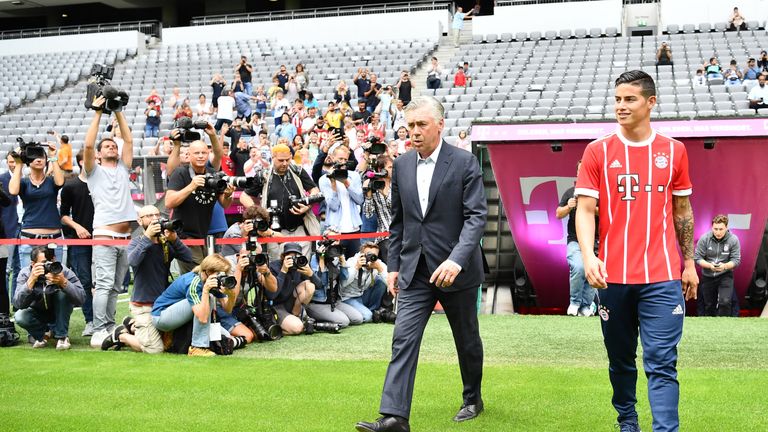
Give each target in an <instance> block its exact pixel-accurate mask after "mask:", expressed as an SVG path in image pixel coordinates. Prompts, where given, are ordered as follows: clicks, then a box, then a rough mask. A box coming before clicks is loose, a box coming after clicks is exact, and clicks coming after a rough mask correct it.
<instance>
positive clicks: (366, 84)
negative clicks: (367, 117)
mask: <svg viewBox="0 0 768 432" xmlns="http://www.w3.org/2000/svg"><path fill="white" fill-rule="evenodd" d="M352 82H353V83H354V84H355V85H356V86H357V98H358V99H360V98H364V97H365V92H367V91H368V90H370V89H371V80H370V79H368V69H365V68H358V69H357V73H356V74H355V76H354V77H352Z"/></svg>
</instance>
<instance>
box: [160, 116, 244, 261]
mask: <svg viewBox="0 0 768 432" xmlns="http://www.w3.org/2000/svg"><path fill="white" fill-rule="evenodd" d="M205 133H206V134H207V135H208V138H209V139H210V141H211V149H210V150H209V149H208V146H207V145H206V144H205V143H204V142H203V141H195V142H193V143H191V144H190V145H189V154H190V161H189V166H179V167H177V168H175V169H174V170H173V172H172V173H171V175H170V177H169V179H168V187H167V190H166V192H165V207H166V208H168V209H177V210H175V211H174V219H177V220H181V221H182V223H183V226H184V229H183V232H182V233H181V234H182V238H195V239H201V238H204V237H205V235H206V234H207V233H208V230H209V228H210V224H211V218H212V216H213V208H214V204H215V202H216V201H218V202H219V204H221V206H222V208H225V209H226V208H227V207H229V205H230V204H231V203H232V193H233V192H234V188H233V187H232V186H231V185H227V187H226V189H225V190H223V191H220V190H214V189H211V188H210V187H207V186H206V182H205V176H206V174H213V173H214V172H216V171H218V168H219V167H220V166H221V157H222V155H223V149H222V147H221V144H220V143H219V140H218V138H217V137H216V132H215V130H214V129H213V127H211V126H210V125H209V126H208V127H207V128H206V129H205ZM211 151H213V162H211V163H210V164H209V163H208V158H209V154H210V152H211ZM169 164H170V159H169ZM190 249H191V250H192V258H193V263H194V264H193V263H184V262H182V263H180V265H179V267H180V269H181V271H182V272H183V273H187V272H188V271H189V270H191V268H192V267H193V266H194V265H195V264H198V263H200V262H201V260H202V258H203V256H204V255H205V252H206V251H205V247H204V246H193V247H191V248H190Z"/></svg>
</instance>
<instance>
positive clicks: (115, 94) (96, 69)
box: [84, 63, 128, 114]
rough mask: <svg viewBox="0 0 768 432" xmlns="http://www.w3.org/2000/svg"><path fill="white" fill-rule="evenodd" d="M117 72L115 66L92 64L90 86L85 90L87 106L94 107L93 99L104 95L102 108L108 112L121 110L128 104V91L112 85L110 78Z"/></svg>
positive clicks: (87, 107)
mask: <svg viewBox="0 0 768 432" xmlns="http://www.w3.org/2000/svg"><path fill="white" fill-rule="evenodd" d="M114 73H115V68H114V67H111V66H105V65H102V64H98V63H97V64H94V65H93V66H91V76H90V77H89V78H88V86H87V87H86V90H85V104H84V105H85V108H86V109H93V108H94V106H93V100H94V99H96V98H98V97H100V96H104V99H105V101H104V106H103V107H102V110H103V111H104V112H105V113H106V114H112V113H113V112H119V111H122V110H123V107H124V106H126V105H127V104H128V93H126V92H125V91H123V90H119V89H116V88H115V87H112V86H111V85H110V80H111V79H112V76H113V75H114Z"/></svg>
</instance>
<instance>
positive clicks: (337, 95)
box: [333, 80, 351, 105]
mask: <svg viewBox="0 0 768 432" xmlns="http://www.w3.org/2000/svg"><path fill="white" fill-rule="evenodd" d="M333 100H335V101H336V103H337V104H341V103H342V102H343V103H346V104H347V105H349V104H350V100H351V96H350V94H349V88H347V83H346V81H344V80H341V81H339V84H338V85H337V86H336V89H335V90H334V91H333Z"/></svg>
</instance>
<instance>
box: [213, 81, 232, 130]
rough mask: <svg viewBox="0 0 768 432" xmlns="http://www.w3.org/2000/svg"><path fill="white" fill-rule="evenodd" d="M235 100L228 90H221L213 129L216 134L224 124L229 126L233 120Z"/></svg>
mask: <svg viewBox="0 0 768 432" xmlns="http://www.w3.org/2000/svg"><path fill="white" fill-rule="evenodd" d="M234 112H235V98H233V97H232V92H231V91H230V90H223V91H222V92H221V96H219V111H218V113H217V114H216V126H215V127H214V129H216V131H217V132H218V131H219V130H221V125H223V124H224V123H226V124H228V125H231V124H232V120H234V119H235V114H234Z"/></svg>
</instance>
